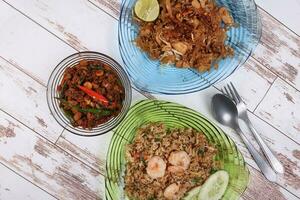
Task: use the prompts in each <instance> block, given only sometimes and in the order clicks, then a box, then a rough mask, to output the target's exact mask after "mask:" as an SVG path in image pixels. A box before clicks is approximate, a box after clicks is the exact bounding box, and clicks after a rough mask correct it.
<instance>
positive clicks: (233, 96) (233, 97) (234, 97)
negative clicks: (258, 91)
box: [227, 84, 239, 103]
mask: <svg viewBox="0 0 300 200" xmlns="http://www.w3.org/2000/svg"><path fill="white" fill-rule="evenodd" d="M227 87H228V90H229V91H230V94H231V98H232V99H233V101H234V102H235V103H238V102H239V101H238V99H237V97H236V96H235V94H234V93H233V91H232V89H231V87H230V85H229V84H227Z"/></svg>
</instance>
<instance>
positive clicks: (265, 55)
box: [253, 10, 300, 90]
mask: <svg viewBox="0 0 300 200" xmlns="http://www.w3.org/2000/svg"><path fill="white" fill-rule="evenodd" d="M259 13H260V15H261V19H262V25H263V29H262V37H261V41H260V43H259V44H258V46H257V48H256V49H255V51H254V55H253V57H254V58H255V59H257V60H258V61H259V62H261V63H262V64H263V65H264V66H266V67H267V68H269V69H271V70H272V71H273V72H275V73H276V74H277V75H278V76H279V77H281V78H282V79H284V80H286V81H287V82H289V83H290V84H292V85H293V86H294V87H296V88H297V89H298V90H299V89H300V37H299V36H297V35H296V34H294V33H292V32H291V31H290V30H289V29H287V28H286V27H285V26H283V25H282V24H281V23H279V22H278V21H277V20H275V19H274V18H273V17H271V16H270V15H268V14H267V13H266V12H264V11H262V10H260V12H259Z"/></svg>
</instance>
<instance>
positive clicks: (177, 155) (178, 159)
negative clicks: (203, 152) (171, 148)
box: [168, 151, 191, 170]
mask: <svg viewBox="0 0 300 200" xmlns="http://www.w3.org/2000/svg"><path fill="white" fill-rule="evenodd" d="M168 160H169V163H170V164H171V165H174V166H177V167H181V168H183V170H187V169H188V168H189V166H190V162H191V159H190V157H189V155H188V154H187V153H186V152H185V151H175V152H172V153H171V154H170V156H169V159H168Z"/></svg>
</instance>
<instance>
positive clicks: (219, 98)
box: [211, 94, 238, 129]
mask: <svg viewBox="0 0 300 200" xmlns="http://www.w3.org/2000/svg"><path fill="white" fill-rule="evenodd" d="M211 106H212V114H213V115H214V117H215V118H216V120H217V121H218V122H220V123H221V124H223V125H225V126H229V127H231V128H233V129H236V128H237V119H238V111H237V108H236V106H235V104H234V103H233V102H232V101H231V99H229V98H228V97H226V96H225V95H222V94H216V95H214V96H213V98H212V104H211Z"/></svg>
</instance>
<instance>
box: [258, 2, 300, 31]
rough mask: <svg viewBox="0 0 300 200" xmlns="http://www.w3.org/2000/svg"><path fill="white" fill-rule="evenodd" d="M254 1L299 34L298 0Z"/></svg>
mask: <svg viewBox="0 0 300 200" xmlns="http://www.w3.org/2000/svg"><path fill="white" fill-rule="evenodd" d="M255 3H256V4H257V5H258V6H260V7H261V8H263V9H264V10H265V11H267V12H268V13H269V14H271V15H272V16H273V17H274V18H276V19H277V20H278V21H280V22H281V23H283V24H284V25H285V26H287V27H288V28H290V29H291V30H293V31H294V32H296V33H297V34H298V35H300V26H299V20H298V19H299V16H300V1H299V0H286V1H272V0H256V1H255Z"/></svg>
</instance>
